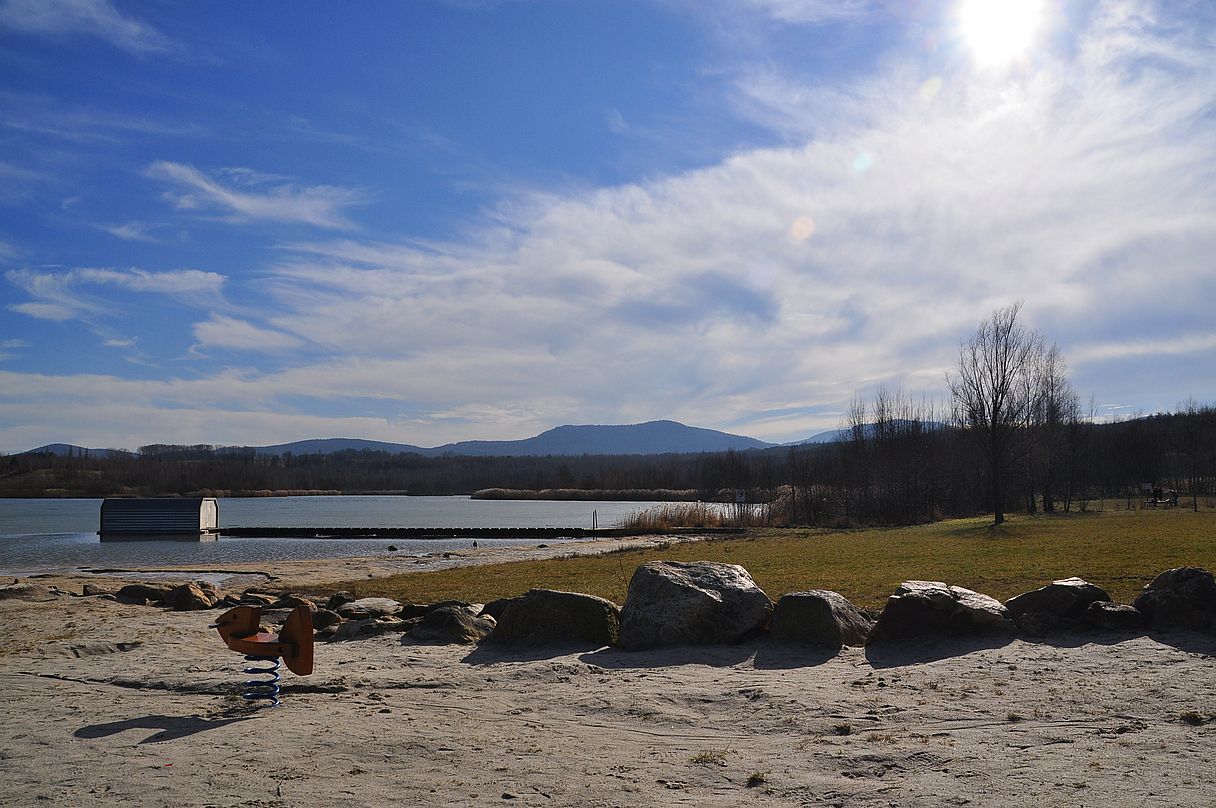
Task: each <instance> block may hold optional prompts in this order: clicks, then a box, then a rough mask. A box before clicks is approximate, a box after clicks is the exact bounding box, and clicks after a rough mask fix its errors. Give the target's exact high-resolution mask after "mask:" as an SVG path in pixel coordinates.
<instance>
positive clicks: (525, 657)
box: [460, 642, 597, 665]
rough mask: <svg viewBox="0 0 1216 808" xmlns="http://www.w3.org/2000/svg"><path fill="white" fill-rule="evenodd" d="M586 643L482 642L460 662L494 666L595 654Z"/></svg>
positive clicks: (594, 649) (593, 649)
mask: <svg viewBox="0 0 1216 808" xmlns="http://www.w3.org/2000/svg"><path fill="white" fill-rule="evenodd" d="M596 650H597V648H593V647H591V646H588V645H587V644H586V643H581V644H580V643H555V644H551V645H497V644H495V643H487V642H483V643H481V644H480V645H478V646H477V647H476V648H474V649H473V650H472V651H470V652H469V653H468V654H467V655H466V656H465V657H464V658H463V659H461V660H460V661H461V662H463V663H465V664H466V665H494V664H497V663H501V662H507V663H510V662H543V661H545V660H546V659H557V658H558V657H563V656H570V655H572V654H583V655H586V654H587V653H591V652H595V651H596Z"/></svg>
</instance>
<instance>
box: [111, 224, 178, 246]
mask: <svg viewBox="0 0 1216 808" xmlns="http://www.w3.org/2000/svg"><path fill="white" fill-rule="evenodd" d="M162 226H163V225H159V224H155V223H150V222H124V223H122V224H99V225H97V229H98V230H103V231H105V232H107V233H109V234H110V235H112V236H114V237H115V238H120V239H122V240H123V241H146V242H155V241H156V238H155V237H154V236H153V235H152V233H151V231H152V230H155V229H156V228H158V227H162Z"/></svg>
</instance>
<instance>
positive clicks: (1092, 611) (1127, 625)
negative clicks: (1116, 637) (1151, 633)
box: [1082, 600, 1144, 631]
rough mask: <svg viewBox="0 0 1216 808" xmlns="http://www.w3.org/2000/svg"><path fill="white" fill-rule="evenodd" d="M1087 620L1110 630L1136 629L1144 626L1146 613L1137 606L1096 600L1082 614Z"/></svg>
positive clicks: (1090, 623) (1088, 622)
mask: <svg viewBox="0 0 1216 808" xmlns="http://www.w3.org/2000/svg"><path fill="white" fill-rule="evenodd" d="M1082 617H1083V619H1084V620H1085V622H1086V623H1087V624H1089V625H1091V626H1093V627H1095V628H1104V629H1108V630H1110V631H1135V630H1137V629H1140V628H1143V627H1144V615H1143V614H1142V613H1141V612H1140V610H1139V609H1137V608H1136V607H1135V606H1127V605H1126V604H1123V603H1111V602H1110V601H1108V600H1095V601H1094V602H1093V603H1091V604H1089V606H1088V607H1086V609H1085V614H1084V615H1082Z"/></svg>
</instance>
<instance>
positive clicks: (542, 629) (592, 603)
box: [482, 589, 621, 648]
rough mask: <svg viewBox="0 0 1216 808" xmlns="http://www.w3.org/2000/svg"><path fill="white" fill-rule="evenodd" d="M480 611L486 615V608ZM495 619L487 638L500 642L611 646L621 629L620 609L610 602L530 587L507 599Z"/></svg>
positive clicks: (573, 593) (591, 646) (590, 596)
mask: <svg viewBox="0 0 1216 808" xmlns="http://www.w3.org/2000/svg"><path fill="white" fill-rule="evenodd" d="M487 608H488V607H487ZM482 614H483V615H487V609H482ZM497 620H498V623H497V625H496V626H495V627H494V631H493V632H491V633H490V636H489V637H488V638H487V639H488V640H489V641H491V642H496V643H504V644H516V645H569V644H574V643H578V644H580V645H584V646H587V647H589V648H600V647H602V646H605V645H615V644H616V642H617V640H618V638H619V637H620V631H621V627H620V620H621V610H620V609H618V608H617V606H616V604H615V603H613V602H612V601H610V600H605V599H604V598H597V597H595V596H594V595H580V594H577V593H575V592H558V591H555V590H552V589H533V590H530V591H529V592H528V593H527V594H525V595H523V596H522V597H518V598H512V599H510V600H509V601H508V602H507V603H506V605H505V606H504V607H503V608H502V610H501V611H500V612H499V615H498V618H497Z"/></svg>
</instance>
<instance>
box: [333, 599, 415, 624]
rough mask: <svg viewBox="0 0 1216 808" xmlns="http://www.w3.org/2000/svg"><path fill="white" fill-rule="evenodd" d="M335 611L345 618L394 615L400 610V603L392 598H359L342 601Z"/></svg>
mask: <svg viewBox="0 0 1216 808" xmlns="http://www.w3.org/2000/svg"><path fill="white" fill-rule="evenodd" d="M335 611H336V612H337V613H338V614H340V615H342V616H343V617H345V618H346V619H347V620H367V619H369V618H376V617H396V616H397V615H398V614H399V613H400V612H401V604H400V603H398V602H397V601H395V600H393V599H392V598H359V599H358V600H352V601H350V602H349V603H343V604H342V605H340V606H339V607H338V608H337V609H335Z"/></svg>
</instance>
